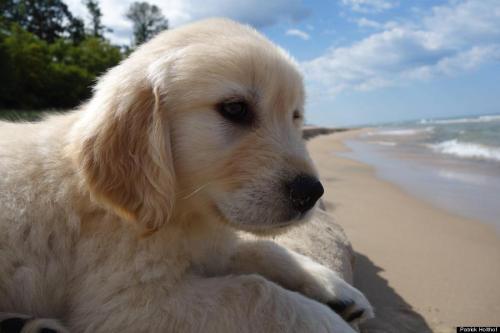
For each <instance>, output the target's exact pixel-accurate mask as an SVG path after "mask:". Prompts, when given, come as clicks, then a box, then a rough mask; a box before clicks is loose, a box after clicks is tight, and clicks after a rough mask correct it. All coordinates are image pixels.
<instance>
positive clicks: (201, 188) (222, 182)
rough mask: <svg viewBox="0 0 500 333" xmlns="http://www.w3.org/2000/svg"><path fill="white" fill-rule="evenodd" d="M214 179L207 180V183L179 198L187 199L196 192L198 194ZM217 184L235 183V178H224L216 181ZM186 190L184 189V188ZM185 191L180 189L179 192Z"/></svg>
mask: <svg viewBox="0 0 500 333" xmlns="http://www.w3.org/2000/svg"><path fill="white" fill-rule="evenodd" d="M214 182H215V181H211V182H208V183H205V184H203V185H201V186H199V187H197V188H195V189H194V190H193V191H191V192H190V193H189V194H188V195H186V196H184V197H182V198H181V199H182V200H186V199H189V198H191V197H193V196H195V195H196V194H199V193H200V192H201V191H202V190H203V189H205V188H206V187H207V186H208V185H210V184H213V183H214ZM218 183H219V184H222V185H228V184H233V183H236V180H226V181H218ZM185 191H186V190H185ZM185 191H181V192H180V193H182V192H185ZM180 193H178V194H180Z"/></svg>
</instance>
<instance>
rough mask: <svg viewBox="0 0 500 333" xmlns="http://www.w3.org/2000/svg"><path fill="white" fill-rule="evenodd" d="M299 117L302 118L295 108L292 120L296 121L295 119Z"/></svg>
mask: <svg viewBox="0 0 500 333" xmlns="http://www.w3.org/2000/svg"><path fill="white" fill-rule="evenodd" d="M300 119H302V115H301V114H300V112H299V111H297V110H295V111H294V112H293V120H294V121H296V120H300Z"/></svg>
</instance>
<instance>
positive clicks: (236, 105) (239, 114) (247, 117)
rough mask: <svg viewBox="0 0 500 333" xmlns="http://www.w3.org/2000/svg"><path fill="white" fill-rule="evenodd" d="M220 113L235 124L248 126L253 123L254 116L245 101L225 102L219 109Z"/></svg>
mask: <svg viewBox="0 0 500 333" xmlns="http://www.w3.org/2000/svg"><path fill="white" fill-rule="evenodd" d="M217 109H218V111H219V113H220V114H221V115H222V116H223V117H224V118H226V119H227V120H230V121H232V122H234V123H238V124H242V125H246V124H250V123H251V122H252V114H251V112H250V108H249V107H248V104H247V103H246V102H244V101H236V102H223V103H221V104H219V105H218V107H217Z"/></svg>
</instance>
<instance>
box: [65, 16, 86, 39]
mask: <svg viewBox="0 0 500 333" xmlns="http://www.w3.org/2000/svg"><path fill="white" fill-rule="evenodd" d="M67 32H68V34H69V36H68V37H69V39H71V40H72V41H73V43H74V44H80V43H81V42H82V41H83V40H84V39H85V37H86V36H85V23H84V22H83V20H82V19H81V18H79V17H73V18H72V19H71V22H70V24H69V26H68V28H67Z"/></svg>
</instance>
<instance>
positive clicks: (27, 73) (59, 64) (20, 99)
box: [0, 0, 168, 117]
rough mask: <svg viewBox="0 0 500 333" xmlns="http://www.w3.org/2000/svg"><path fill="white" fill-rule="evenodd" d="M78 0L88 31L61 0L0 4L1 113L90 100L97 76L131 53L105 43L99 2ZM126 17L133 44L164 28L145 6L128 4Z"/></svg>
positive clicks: (163, 22)
mask: <svg viewBox="0 0 500 333" xmlns="http://www.w3.org/2000/svg"><path fill="white" fill-rule="evenodd" d="M80 1H83V4H84V5H85V6H86V8H87V10H88V12H89V17H90V27H86V26H85V23H84V21H83V19H81V18H79V17H75V16H73V14H72V13H71V12H70V11H69V9H68V7H67V5H66V4H65V3H64V0H0V13H1V15H0V73H1V75H0V109H10V110H11V111H9V112H10V113H9V114H11V112H12V110H13V109H29V110H40V109H54V108H57V109H68V108H73V107H75V106H77V105H78V104H80V103H82V102H83V101H84V100H86V99H88V98H89V97H90V95H91V87H92V85H93V84H94V82H95V81H96V79H97V77H98V76H99V75H102V74H103V73H104V72H105V71H106V70H107V69H108V68H110V67H113V66H115V65H117V64H118V63H119V62H120V61H121V59H123V58H124V57H125V56H127V55H128V54H130V53H131V52H132V50H133V48H132V47H128V46H124V47H122V48H120V47H118V46H116V45H112V44H111V43H110V42H109V41H108V40H107V39H105V37H104V33H105V32H106V31H110V29H107V28H106V27H105V26H104V25H103V24H102V12H101V9H100V7H99V1H98V0H80ZM127 18H129V19H131V20H132V22H133V24H134V38H135V43H134V46H137V45H139V44H141V43H143V42H145V41H147V40H148V39H150V38H152V37H153V36H154V35H155V34H157V33H158V32H159V31H161V30H164V29H167V28H168V21H167V19H166V18H165V17H164V16H163V14H162V13H161V10H160V9H159V8H158V7H157V6H155V5H150V4H148V3H146V2H135V3H133V4H132V5H131V7H130V8H129V10H128V12H127ZM32 112H33V111H30V113H29V115H31V114H32ZM0 117H1V115H0ZM29 117H31V116H29Z"/></svg>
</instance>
